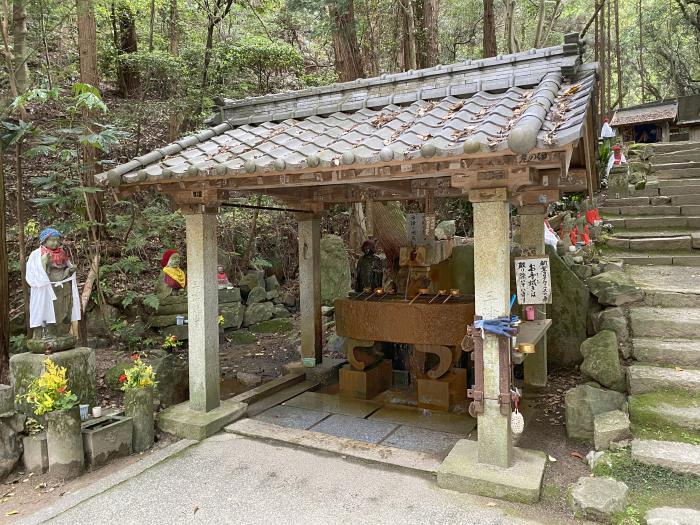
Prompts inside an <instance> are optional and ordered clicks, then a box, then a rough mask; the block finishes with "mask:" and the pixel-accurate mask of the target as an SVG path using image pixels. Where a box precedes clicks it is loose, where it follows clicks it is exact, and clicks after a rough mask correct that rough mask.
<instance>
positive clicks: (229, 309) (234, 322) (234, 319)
mask: <svg viewBox="0 0 700 525" xmlns="http://www.w3.org/2000/svg"><path fill="white" fill-rule="evenodd" d="M245 309H246V307H245V306H244V305H243V304H241V303H228V304H225V305H222V306H221V308H220V309H219V313H220V314H221V315H222V316H223V317H224V324H223V325H222V326H223V327H224V329H225V330H227V329H229V328H233V329H234V330H238V329H239V328H240V327H241V325H242V324H243V317H244V316H245Z"/></svg>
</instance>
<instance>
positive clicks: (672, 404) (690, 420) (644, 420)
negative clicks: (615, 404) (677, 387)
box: [628, 392, 700, 444]
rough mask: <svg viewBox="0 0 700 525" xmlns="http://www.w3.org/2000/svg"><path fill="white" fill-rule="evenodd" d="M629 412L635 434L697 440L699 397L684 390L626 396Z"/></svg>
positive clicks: (699, 411) (699, 420)
mask: <svg viewBox="0 0 700 525" xmlns="http://www.w3.org/2000/svg"><path fill="white" fill-rule="evenodd" d="M628 402H629V413H630V421H631V422H632V430H633V432H634V434H635V435H636V436H637V437H641V438H645V439H656V440H661V441H685V442H688V443H693V444H700V398H698V396H697V395H694V394H690V393H687V392H650V393H647V394H638V395H634V396H630V397H629V398H628Z"/></svg>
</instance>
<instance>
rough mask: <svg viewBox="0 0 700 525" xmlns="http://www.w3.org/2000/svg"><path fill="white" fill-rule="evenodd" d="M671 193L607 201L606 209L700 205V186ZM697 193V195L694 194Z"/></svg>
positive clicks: (678, 188)
mask: <svg viewBox="0 0 700 525" xmlns="http://www.w3.org/2000/svg"><path fill="white" fill-rule="evenodd" d="M668 190H669V191H666V192H664V193H663V194H662V195H657V196H642V197H622V198H620V199H607V200H606V201H605V206H603V207H604V208H618V207H624V206H668V205H671V206H682V205H687V204H695V205H700V186H690V187H684V186H679V187H672V188H668ZM693 191H697V193H693Z"/></svg>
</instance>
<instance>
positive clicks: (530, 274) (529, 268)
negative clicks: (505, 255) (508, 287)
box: [515, 257, 552, 304]
mask: <svg viewBox="0 0 700 525" xmlns="http://www.w3.org/2000/svg"><path fill="white" fill-rule="evenodd" d="M515 286H516V291H517V294H518V303H520V304H549V303H551V302H552V279H551V275H550V271H549V257H517V258H516V259H515Z"/></svg>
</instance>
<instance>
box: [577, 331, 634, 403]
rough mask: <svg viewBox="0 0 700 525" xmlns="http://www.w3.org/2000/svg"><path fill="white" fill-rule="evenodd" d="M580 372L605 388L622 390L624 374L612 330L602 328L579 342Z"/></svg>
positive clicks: (623, 387) (615, 337) (623, 388)
mask: <svg viewBox="0 0 700 525" xmlns="http://www.w3.org/2000/svg"><path fill="white" fill-rule="evenodd" d="M581 355H583V363H581V372H582V373H583V375H584V376H585V377H588V378H590V379H593V381H596V382H598V383H600V384H601V385H603V386H604V387H606V388H610V389H612V390H617V391H618V392H623V391H624V390H625V387H626V385H625V374H624V372H623V371H622V367H621V366H620V356H619V353H618V349H617V336H616V335H615V332H613V331H612V330H602V331H601V332H599V333H598V334H596V335H594V336H593V337H589V338H588V339H586V340H585V341H584V342H583V343H581Z"/></svg>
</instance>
